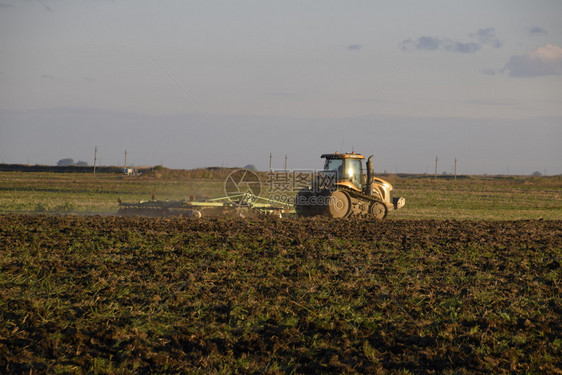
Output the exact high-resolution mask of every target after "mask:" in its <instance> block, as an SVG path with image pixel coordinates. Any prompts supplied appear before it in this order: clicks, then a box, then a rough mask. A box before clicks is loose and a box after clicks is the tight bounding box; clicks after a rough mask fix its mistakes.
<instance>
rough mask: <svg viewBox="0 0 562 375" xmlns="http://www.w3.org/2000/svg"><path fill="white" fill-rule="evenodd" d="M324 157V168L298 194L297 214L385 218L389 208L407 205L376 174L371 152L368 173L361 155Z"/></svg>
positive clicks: (367, 164) (296, 201)
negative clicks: (364, 169)
mask: <svg viewBox="0 0 562 375" xmlns="http://www.w3.org/2000/svg"><path fill="white" fill-rule="evenodd" d="M322 158H323V159H326V160H325V163H324V170H323V171H322V172H321V173H320V174H319V175H318V176H316V178H314V181H313V183H312V184H311V186H308V187H306V188H304V189H302V190H300V191H299V192H298V193H297V195H296V197H295V211H296V213H297V215H299V216H305V217H306V216H329V217H333V218H360V219H369V218H374V219H384V218H385V217H386V215H387V214H388V211H391V210H398V209H400V208H402V207H403V206H404V205H405V204H406V200H405V199H404V198H403V197H396V198H394V197H392V185H391V184H389V183H388V182H387V181H384V180H382V179H380V178H377V177H375V176H374V172H373V161H372V159H373V156H372V155H371V156H370V157H369V158H368V159H367V162H366V163H365V164H366V173H364V172H363V162H364V160H365V157H364V156H363V155H361V154H356V153H355V152H351V153H344V154H340V153H337V152H336V153H333V154H324V155H322Z"/></svg>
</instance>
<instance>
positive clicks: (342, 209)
mask: <svg viewBox="0 0 562 375" xmlns="http://www.w3.org/2000/svg"><path fill="white" fill-rule="evenodd" d="M350 208H351V199H350V198H349V194H347V193H346V192H345V191H342V190H336V191H334V192H333V193H332V195H330V201H329V202H328V210H329V213H330V216H331V217H334V218H340V217H348V216H349V213H350Z"/></svg>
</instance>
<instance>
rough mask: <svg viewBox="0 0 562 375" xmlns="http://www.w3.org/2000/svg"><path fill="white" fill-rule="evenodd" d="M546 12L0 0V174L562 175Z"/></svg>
mask: <svg viewBox="0 0 562 375" xmlns="http://www.w3.org/2000/svg"><path fill="white" fill-rule="evenodd" d="M561 18H562V2H561V1H558V0H553V1H547V0H537V1H533V2H529V1H526V0H525V1H519V0H506V1H501V0H498V1H488V0H486V1H478V0H476V1H475V0H473V1H448V0H446V1H445V0H443V1H439V0H428V1H423V2H420V1H370V0H364V1H358V0H350V1H334V0H322V1H320V0H310V1H292V0H288V1H264V0H259V1H258V0H255V1H253V0H252V1H232V0H228V1H186V0H181V1H180V0H167V1H158V2H157V1H144V0H136V1H132V0H122V1H121V0H114V1H108V0H80V1H77V0H0V163H21V164H45V165H54V164H56V163H57V161H59V160H60V159H64V158H72V159H74V160H75V161H79V160H80V161H86V162H88V163H89V164H90V165H92V164H93V160H94V149H95V148H96V147H97V149H98V154H97V160H98V164H104V165H123V164H124V152H125V150H127V161H128V164H129V165H137V166H145V165H164V166H166V167H169V168H182V169H191V168H198V167H210V166H225V167H237V166H238V167H243V166H245V165H247V164H253V165H255V166H256V167H258V169H261V170H267V168H268V167H269V155H270V153H271V154H272V155H273V168H274V169H275V168H283V164H284V156H285V155H287V157H288V166H289V168H291V169H316V168H321V167H322V164H323V163H322V160H321V159H320V155H321V154H323V153H332V152H334V151H339V152H350V151H352V150H353V151H355V152H359V153H362V154H364V155H374V160H375V171H376V172H384V171H387V172H399V173H433V172H434V167H435V158H436V157H438V159H439V164H438V173H452V172H453V166H454V161H455V159H456V160H457V173H459V174H530V173H533V172H535V171H539V172H541V173H545V174H549V175H552V174H562V147H560V144H561V143H562V22H560V19H561Z"/></svg>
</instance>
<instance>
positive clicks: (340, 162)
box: [324, 159, 361, 189]
mask: <svg viewBox="0 0 562 375" xmlns="http://www.w3.org/2000/svg"><path fill="white" fill-rule="evenodd" d="M324 171H329V172H335V173H336V175H337V179H338V180H340V179H342V178H344V179H347V180H350V181H351V182H352V183H353V185H355V186H356V187H357V188H358V189H361V160H359V159H326V164H324Z"/></svg>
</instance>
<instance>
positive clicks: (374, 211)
mask: <svg viewBox="0 0 562 375" xmlns="http://www.w3.org/2000/svg"><path fill="white" fill-rule="evenodd" d="M387 213H388V209H387V208H386V206H385V205H384V204H383V203H382V202H373V203H371V206H370V207H369V215H370V216H371V217H372V218H373V219H379V220H382V219H384V218H385V216H386V214H387Z"/></svg>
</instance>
